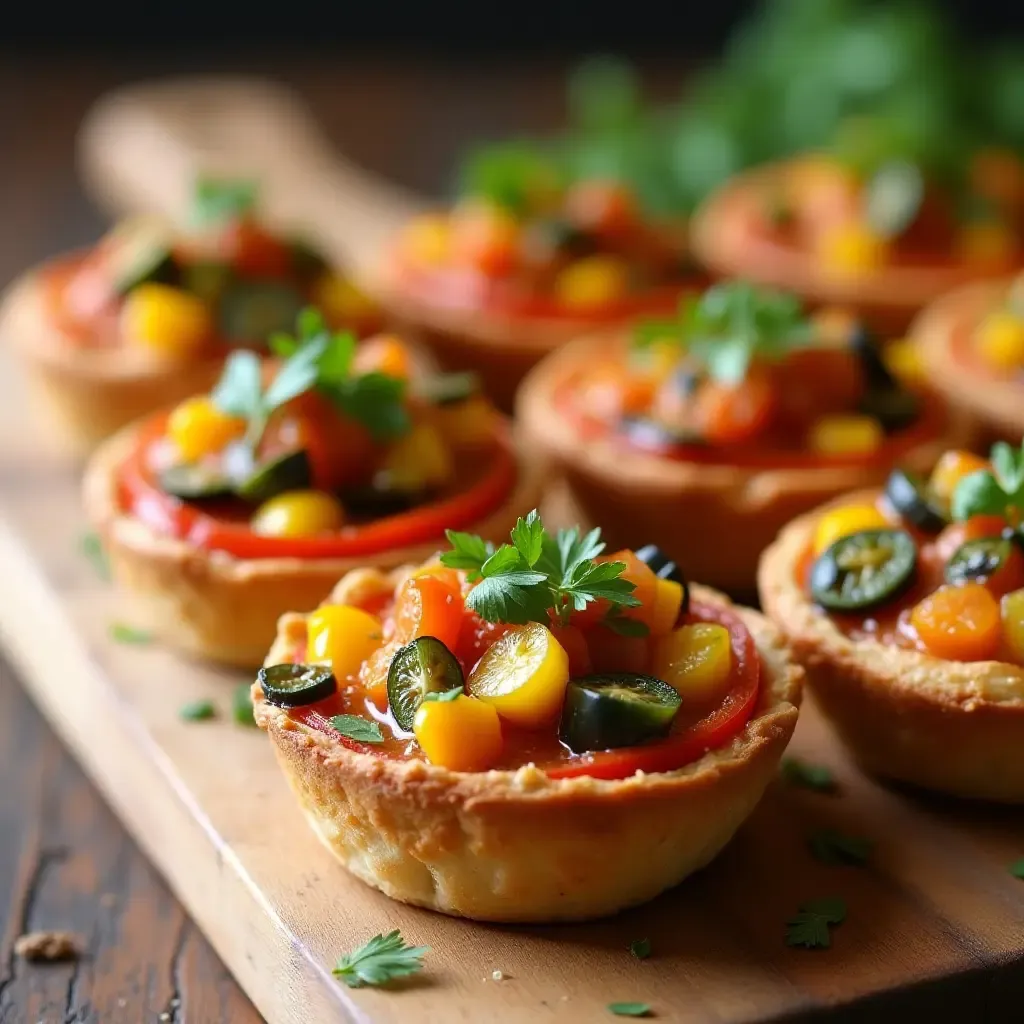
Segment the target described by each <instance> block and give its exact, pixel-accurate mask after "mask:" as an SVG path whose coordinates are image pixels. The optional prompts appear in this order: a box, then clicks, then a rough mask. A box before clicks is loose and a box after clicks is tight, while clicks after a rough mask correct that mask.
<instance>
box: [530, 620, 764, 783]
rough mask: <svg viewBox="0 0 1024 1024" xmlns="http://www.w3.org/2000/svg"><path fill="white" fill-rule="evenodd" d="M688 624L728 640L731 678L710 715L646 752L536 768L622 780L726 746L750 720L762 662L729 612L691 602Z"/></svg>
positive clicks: (557, 774)
mask: <svg viewBox="0 0 1024 1024" xmlns="http://www.w3.org/2000/svg"><path fill="white" fill-rule="evenodd" d="M684 621H687V622H719V623H721V624H722V625H723V626H725V627H726V628H727V629H728V630H729V634H730V636H731V637H732V651H733V659H734V665H733V674H732V682H731V685H730V688H729V692H728V693H727V694H726V696H725V699H724V700H723V701H722V702H721V704H719V705H718V707H716V708H715V710H714V711H712V712H710V713H709V714H707V715H705V716H704V718H702V719H700V721H698V722H694V723H693V724H692V725H688V726H685V727H683V728H681V729H680V730H678V731H676V732H673V733H671V734H670V735H669V736H668V737H667V738H666V739H664V740H660V741H658V742H656V743H652V744H651V745H650V746H647V747H629V748H626V749H623V750H609V751H603V752H600V753H595V754H587V755H585V756H584V757H581V758H580V759H579V760H576V761H569V762H566V761H556V762H554V763H553V764H549V765H541V766H540V767H541V768H542V769H543V770H544V771H545V772H546V773H547V775H548V776H549V777H550V778H552V779H571V778H577V777H579V776H583V775H586V776H590V777H591V778H594V779H625V778H628V777H629V776H630V775H633V774H634V773H635V772H638V771H644V772H669V771H673V770H674V769H676V768H681V767H682V766H683V765H685V764H690V763H691V762H693V761H696V760H697V759H698V758H700V757H703V756H704V754H706V753H707V752H708V751H709V750H714V749H715V748H716V747H721V746H723V745H724V744H726V743H728V742H729V740H731V739H732V738H733V737H734V736H736V735H737V734H738V733H739V731H740V730H741V729H742V728H743V727H744V726H745V725H746V724H747V722H749V721H750V717H751V715H752V714H753V713H754V707H755V706H756V704H757V697H758V693H759V692H760V687H761V658H760V656H759V655H758V653H757V646H756V645H755V643H754V638H753V637H752V636H751V635H750V631H749V630H748V629H747V627H746V626H745V625H744V624H743V620H742V619H740V617H739V616H738V615H737V614H736V613H735V612H732V611H727V610H725V609H720V608H717V607H716V606H714V605H706V604H701V603H699V602H694V603H693V605H692V606H691V610H690V614H689V615H688V616H686V617H685V619H684Z"/></svg>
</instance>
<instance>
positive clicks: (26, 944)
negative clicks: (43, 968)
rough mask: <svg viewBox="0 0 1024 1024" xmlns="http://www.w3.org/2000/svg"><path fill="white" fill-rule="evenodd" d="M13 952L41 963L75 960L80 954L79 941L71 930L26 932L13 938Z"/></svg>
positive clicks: (25, 958)
mask: <svg viewBox="0 0 1024 1024" xmlns="http://www.w3.org/2000/svg"><path fill="white" fill-rule="evenodd" d="M14 953H15V956H20V957H22V958H23V959H24V960H32V961H39V962H43V963H55V962H57V961H60V960H77V959H78V957H79V956H80V955H81V943H80V942H79V939H78V936H77V935H73V934H72V933H71V932H60V931H51V932H42V931H40V932H26V933H25V934H24V935H22V936H20V937H19V938H17V939H16V940H15V942H14Z"/></svg>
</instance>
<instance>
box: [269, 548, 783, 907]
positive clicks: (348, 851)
mask: <svg viewBox="0 0 1024 1024" xmlns="http://www.w3.org/2000/svg"><path fill="white" fill-rule="evenodd" d="M408 568H409V567H406V570H407V569H408ZM395 576H396V574H392V575H391V576H390V577H389V576H384V575H383V574H380V573H376V574H373V573H372V572H371V573H370V574H366V573H358V572H357V573H352V574H350V575H349V576H348V577H345V578H343V579H342V580H341V582H340V583H339V584H338V587H337V588H336V589H335V591H334V594H333V598H332V599H333V600H336V601H339V602H344V601H346V600H358V594H359V592H360V591H361V590H362V591H363V592H364V593H365V588H367V587H369V588H371V589H372V588H374V587H382V588H384V589H390V588H392V587H394V586H395V584H396V582H397V580H396V578H395ZM695 594H696V595H697V596H698V597H699V598H700V600H702V601H711V602H716V603H719V604H724V605H727V604H728V601H727V599H726V598H724V597H723V596H721V595H719V594H715V593H714V592H712V591H709V590H707V589H706V588H703V587H697V588H695ZM738 611H739V614H740V615H741V616H742V618H743V620H744V621H745V622H746V624H747V626H748V628H749V629H750V630H751V631H752V633H753V635H754V637H755V639H756V642H757V646H758V650H759V652H760V654H761V657H762V660H763V666H764V669H763V672H764V674H763V677H762V679H763V688H762V694H761V700H760V702H759V705H758V708H757V710H756V711H755V714H754V717H753V718H752V719H751V721H750V722H749V723H748V725H747V726H746V727H745V728H744V730H743V731H742V732H741V733H740V734H739V735H738V736H737V737H736V738H735V739H734V740H733V741H732V742H730V743H729V744H727V745H726V746H725V747H723V748H721V749H718V750H713V751H710V752H708V753H707V754H705V755H704V756H703V757H702V758H701V759H700V760H699V761H697V762H695V763H693V764H691V765H688V766H686V767H685V768H682V769H680V770H678V771H674V772H666V773H659V774H651V775H645V774H642V773H641V774H637V775H634V776H632V777H630V778H628V779H622V780H618V781H604V780H598V779H590V778H576V779H559V780H553V779H549V778H548V777H547V775H545V774H544V773H543V772H542V771H540V770H539V769H537V768H536V767H534V766H532V765H527V766H524V767H522V768H520V769H518V770H516V771H514V772H513V771H490V772H481V773H460V772H453V771H449V770H448V769H445V768H440V767H437V766H434V765H430V764H428V763H426V762H425V761H422V760H409V761H399V760H387V759H385V758H382V757H377V756H375V755H373V754H363V753H359V752H354V751H351V750H349V749H347V748H346V747H344V746H343V745H342V744H341V743H339V742H338V741H337V740H335V739H333V738H331V737H330V736H328V735H326V734H324V733H321V732H319V731H317V730H314V729H311V728H309V727H307V726H304V725H302V724H300V723H296V722H294V721H293V720H292V719H291V718H290V717H289V715H288V714H287V712H286V711H284V710H283V709H281V708H277V707H274V706H273V705H271V704H268V703H267V702H266V701H265V699H264V697H263V693H262V690H261V689H260V686H259V684H258V683H256V684H254V685H253V690H252V693H253V703H254V710H255V717H256V722H257V724H258V725H259V726H260V728H262V729H265V730H266V731H267V733H268V734H269V736H270V739H271V742H272V743H273V746H274V751H275V753H276V755H277V759H278V762H279V763H280V765H281V767H282V769H283V770H284V773H285V776H286V777H287V779H288V782H289V784H290V786H291V788H292V790H293V792H294V793H295V795H296V797H297V798H298V800H299V803H300V805H301V806H302V809H303V812H304V813H305V815H306V818H307V820H308V821H309V823H310V825H311V826H312V828H313V830H314V831H315V832H316V834H317V835H318V836H319V838H320V839H321V841H322V842H323V843H324V844H325V845H326V846H327V848H328V849H329V850H330V851H331V852H332V853H333V854H334V855H335V856H336V857H337V858H338V859H339V860H340V861H341V862H342V863H343V864H344V865H345V866H346V867H347V868H348V870H349V871H351V872H352V874H354V875H355V876H356V877H357V878H360V879H362V880H363V881H364V882H366V883H367V884H369V885H373V886H375V887H376V888H378V889H380V890H381V891H382V892H384V893H385V894H387V895H388V896H390V897H392V898H393V899H397V900H401V901H403V902H406V903H412V904H416V905H418V906H423V907H429V908H431V909H432V910H438V911H441V912H442V913H446V914H452V915H456V916H462V917H469V918H474V919H477V920H487V921H508V922H512V921H534V922H543V921H567V920H581V919H588V918H595V917H600V916H603V915H606V914H610V913H613V912H615V911H618V910H620V909H622V908H624V907H628V906H632V905H634V904H638V903H643V902H645V901H647V900H649V899H651V898H653V897H654V896H656V895H658V894H659V893H660V892H662V891H663V890H665V889H667V888H669V887H671V886H673V885H675V884H677V883H678V882H680V881H681V880H682V879H683V878H685V877H686V876H687V875H689V874H690V873H691V872H693V871H696V870H698V869H699V868H701V867H703V866H704V865H706V864H707V863H708V862H709V861H711V860H712V858H713V857H714V856H715V855H716V854H717V853H718V852H719V850H720V849H721V848H722V847H723V846H724V845H725V844H726V843H727V842H728V841H729V839H730V838H731V837H732V835H733V833H734V832H735V831H736V829H737V828H738V827H739V826H740V824H742V822H743V821H744V820H745V819H746V817H747V816H748V815H749V814H750V812H751V810H752V809H753V808H754V806H755V805H756V804H757V802H758V800H759V799H760V798H761V794H762V793H763V791H764V789H765V787H766V786H767V784H768V782H769V781H770V779H771V778H772V776H773V775H774V773H775V770H776V766H777V764H778V761H779V759H780V757H781V756H782V752H783V750H784V749H785V747H786V745H787V743H788V742H789V739H790V736H791V735H792V732H793V728H794V726H795V725H796V720H797V714H798V706H799V700H800V692H801V682H802V671H801V670H800V669H799V668H798V667H796V666H795V665H793V664H792V663H791V662H790V660H789V655H788V651H787V649H786V646H785V644H784V643H783V642H782V641H781V639H780V636H779V634H778V632H777V630H775V628H774V627H773V626H772V625H771V624H770V623H768V621H767V620H766V619H765V618H764V617H763V616H761V615H758V614H757V613H756V612H753V611H749V610H746V609H739V610H738ZM304 635H305V620H304V618H303V617H302V616H300V615H286V616H284V617H283V618H282V619H281V622H280V624H279V627H278V634H277V641H276V642H275V644H274V646H273V648H272V649H271V651H270V654H269V655H268V657H267V664H276V663H278V662H282V661H291V660H292V658H293V652H294V651H295V649H296V646H297V645H301V643H302V641H303V637H304Z"/></svg>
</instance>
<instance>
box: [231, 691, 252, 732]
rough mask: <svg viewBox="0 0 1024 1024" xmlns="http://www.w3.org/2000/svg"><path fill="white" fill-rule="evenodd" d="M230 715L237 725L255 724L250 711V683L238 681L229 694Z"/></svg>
mask: <svg viewBox="0 0 1024 1024" xmlns="http://www.w3.org/2000/svg"><path fill="white" fill-rule="evenodd" d="M231 717H232V718H233V719H234V720H235V722H236V723H237V724H238V725H255V724H256V719H255V718H254V717H253V713H252V684H250V683H239V684H238V686H236V687H235V690H234V693H232V695H231Z"/></svg>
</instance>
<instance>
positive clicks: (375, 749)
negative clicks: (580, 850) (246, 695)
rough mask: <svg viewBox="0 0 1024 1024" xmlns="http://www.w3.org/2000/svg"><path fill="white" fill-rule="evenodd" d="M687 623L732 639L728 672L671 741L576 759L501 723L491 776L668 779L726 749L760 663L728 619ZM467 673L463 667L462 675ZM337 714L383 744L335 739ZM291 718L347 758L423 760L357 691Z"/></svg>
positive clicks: (548, 739)
mask: <svg viewBox="0 0 1024 1024" xmlns="http://www.w3.org/2000/svg"><path fill="white" fill-rule="evenodd" d="M687 622H716V623H719V624H721V625H723V626H725V627H726V628H727V629H728V630H729V632H730V635H731V639H732V651H733V666H732V674H731V677H730V679H729V682H728V686H727V688H726V691H725V696H724V698H720V699H718V700H716V701H715V702H714V703H713V705H712V706H710V707H709V706H708V705H707V704H706V703H705V704H703V705H701V704H697V703H692V704H688V703H687V701H686V699H685V698H684V700H683V706H682V708H681V710H680V712H679V714H678V716H677V717H676V719H675V721H674V723H673V726H672V731H671V733H670V734H669V736H667V737H665V738H663V739H660V740H656V741H653V742H651V743H649V744H646V745H644V746H642V747H631V748H622V749H618V750H610V751H600V752H595V753H587V754H575V753H573V752H572V751H571V750H569V749H568V747H565V746H563V745H562V744H561V743H560V742H559V740H558V735H557V733H558V726H557V723H555V724H554V725H551V726H548V727H547V728H545V729H543V730H527V729H522V728H516V727H514V726H510V725H509V724H508V723H507V722H504V721H503V722H502V734H503V737H504V748H503V752H502V756H501V758H500V759H499V760H498V761H497V762H496V763H495V765H494V768H496V769H507V770H514V769H516V768H519V767H521V766H522V765H525V764H528V763H530V762H532V763H534V764H536V765H538V767H540V768H543V769H544V770H545V771H546V772H547V773H548V774H549V775H550V776H552V777H554V778H566V777H571V776H575V775H589V776H592V777H598V778H624V777H627V776H629V775H632V774H633V773H634V772H636V771H638V770H642V771H647V772H661V771H671V770H673V769H675V768H679V767H682V766H683V765H685V764H688V763H691V762H692V761H695V760H698V759H699V758H700V757H702V756H703V755H704V754H705V753H706V752H707V751H708V750H711V749H714V748H716V747H720V746H723V745H724V744H726V743H728V742H729V740H731V739H732V738H733V737H734V736H735V735H736V734H737V733H739V732H740V731H741V730H742V728H743V727H744V726H745V725H746V723H747V722H748V721H749V720H750V718H751V716H752V715H753V712H754V708H755V706H756V704H757V700H758V695H759V693H760V686H761V661H760V656H759V655H758V652H757V648H756V646H755V644H754V640H753V637H752V636H751V634H750V632H749V630H747V628H746V626H745V625H744V624H743V622H742V620H741V619H740V618H739V616H738V615H737V614H736V613H735V612H733V611H730V610H727V609H722V608H719V607H717V606H715V605H710V604H704V603H699V602H695V603H694V604H693V605H692V607H691V610H690V613H689V614H688V615H686V616H683V617H682V618H681V619H680V624H684V623H687ZM293 656H294V657H295V659H296V661H303V660H305V650H304V649H300V650H297V651H296V652H295V654H294V655H293ZM472 667H473V666H472V665H469V664H465V663H464V664H463V669H464V671H465V672H466V674H467V675H468V673H469V670H470V669H471V668H472ZM338 714H356V715H362V716H364V717H370V718H373V719H375V720H376V721H377V722H378V723H380V726H381V732H382V733H383V735H384V743H382V744H364V743H357V742H356V741H354V740H351V739H349V738H348V737H345V736H342V735H340V734H339V733H337V732H336V731H335V730H334V729H333V728H332V727H331V725H330V719H331V717H332V716H334V715H338ZM289 715H290V716H291V717H292V718H293V719H294V720H295V721H298V722H302V723H303V724H305V725H307V726H310V727H311V728H314V729H318V730H320V731H322V732H325V733H327V734H328V735H330V736H331V737H332V738H333V739H335V740H336V741H338V742H340V743H341V744H343V745H344V746H345V747H348V748H349V749H350V750H356V751H360V752H363V753H371V754H377V755H378V756H383V757H389V758H398V759H403V758H415V757H419V756H422V755H421V754H420V753H419V748H418V746H417V744H416V741H415V739H414V738H413V737H412V735H411V734H410V733H406V732H404V731H402V730H401V729H399V728H398V726H397V724H396V723H395V722H394V719H393V718H392V717H391V716H390V714H389V713H388V711H387V709H386V708H382V707H379V706H378V705H376V704H375V703H374V702H373V701H372V700H371V699H370V698H368V697H367V696H366V694H365V691H363V690H362V689H361V688H360V687H358V686H355V685H350V686H346V687H342V688H340V689H339V692H338V693H337V694H335V695H334V696H332V697H330V698H328V699H327V700H323V701H320V702H318V703H316V704H312V705H308V706H306V707H299V708H292V709H290V710H289Z"/></svg>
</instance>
